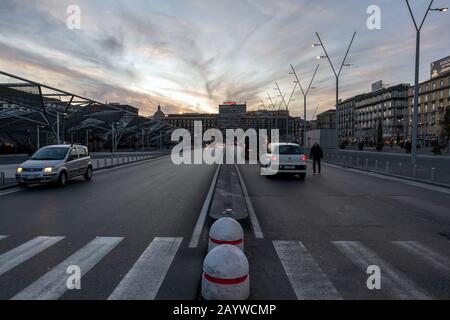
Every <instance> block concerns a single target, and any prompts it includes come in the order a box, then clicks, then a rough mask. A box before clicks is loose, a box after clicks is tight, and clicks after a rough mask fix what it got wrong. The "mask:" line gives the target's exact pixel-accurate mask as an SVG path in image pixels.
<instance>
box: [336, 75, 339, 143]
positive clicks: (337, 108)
mask: <svg viewBox="0 0 450 320" xmlns="http://www.w3.org/2000/svg"><path fill="white" fill-rule="evenodd" d="M336 139H337V146H338V148H337V149H336V150H338V149H339V76H336Z"/></svg>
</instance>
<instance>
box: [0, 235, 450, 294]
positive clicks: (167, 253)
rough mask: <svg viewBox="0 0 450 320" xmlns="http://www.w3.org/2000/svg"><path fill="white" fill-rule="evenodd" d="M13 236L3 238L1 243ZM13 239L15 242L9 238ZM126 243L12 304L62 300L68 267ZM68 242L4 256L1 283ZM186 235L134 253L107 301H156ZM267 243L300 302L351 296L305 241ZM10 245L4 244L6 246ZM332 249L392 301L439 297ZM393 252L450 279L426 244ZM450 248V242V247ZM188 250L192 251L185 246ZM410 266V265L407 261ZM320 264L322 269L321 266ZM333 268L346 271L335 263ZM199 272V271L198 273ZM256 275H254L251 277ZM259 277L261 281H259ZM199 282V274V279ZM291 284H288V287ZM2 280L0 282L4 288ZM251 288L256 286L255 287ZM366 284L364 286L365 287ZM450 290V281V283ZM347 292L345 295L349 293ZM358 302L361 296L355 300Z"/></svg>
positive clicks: (377, 260)
mask: <svg viewBox="0 0 450 320" xmlns="http://www.w3.org/2000/svg"><path fill="white" fill-rule="evenodd" d="M7 238H9V237H8V236H6V235H0V240H4V239H7ZM11 240H13V239H12V238H11ZM124 240H125V238H123V237H96V238H94V239H91V240H90V241H87V242H86V243H85V244H84V245H83V244H82V245H81V246H80V248H79V249H77V250H76V251H75V252H73V253H72V254H71V255H69V256H68V257H67V258H65V257H62V259H61V260H63V261H62V262H59V263H55V265H56V266H52V267H49V268H48V269H47V271H46V272H45V273H44V274H40V275H38V276H36V279H32V281H30V283H27V284H26V285H24V287H23V288H18V290H17V291H18V292H14V293H13V294H12V296H11V297H8V298H9V299H13V300H56V299H60V298H61V297H63V295H64V294H65V293H66V292H67V291H68V290H69V289H68V288H67V283H66V281H67V279H68V276H69V275H68V274H67V269H68V267H69V266H73V265H76V266H78V267H79V268H80V271H81V276H84V275H85V274H86V273H88V272H90V271H91V270H92V272H94V273H95V267H96V265H97V264H98V263H99V262H100V261H102V260H103V259H104V258H105V257H106V256H107V255H108V254H110V253H111V252H112V251H114V250H115V249H117V247H118V245H119V244H120V243H122V242H123V241H124ZM65 241H68V239H67V238H66V237H64V236H53V237H50V236H38V237H35V238H33V239H30V240H28V241H26V242H24V243H21V244H18V245H17V246H16V247H14V248H12V249H10V250H9V251H6V252H4V253H1V254H0V280H1V279H2V277H3V276H5V275H7V274H8V272H11V271H13V269H14V268H16V267H18V266H20V265H22V264H26V263H28V262H29V260H31V259H32V258H34V257H38V256H39V255H40V254H42V253H43V252H45V251H46V250H48V249H50V248H52V247H53V246H55V245H56V244H60V243H64V242H65ZM182 243H183V238H182V237H155V238H153V239H152V240H150V243H149V244H148V245H147V247H145V249H143V251H142V252H139V253H138V254H137V255H136V257H137V258H136V260H135V261H130V262H129V265H130V266H129V267H127V268H126V273H125V274H124V275H123V276H122V275H121V278H120V281H119V280H118V281H117V282H118V283H117V284H115V285H114V287H111V288H112V290H111V291H110V292H107V294H106V295H105V297H106V298H107V299H108V300H152V299H155V298H156V297H157V295H158V292H159V291H160V289H161V287H162V284H163V282H164V280H165V279H166V278H167V276H168V272H169V269H170V267H171V266H172V265H173V262H174V259H175V257H176V256H177V254H178V252H179V251H180V248H181V247H182V246H181V245H182ZM267 243H269V244H270V245H271V246H273V250H274V251H275V256H274V257H275V259H276V261H275V262H276V263H277V264H278V263H279V265H280V268H282V270H284V272H285V274H286V276H287V280H286V281H288V282H289V284H290V286H291V288H292V291H293V292H294V293H295V297H296V298H297V299H299V300H320V299H326V300H341V299H343V297H344V296H346V297H347V298H348V297H349V296H351V295H348V292H343V291H345V288H343V287H342V283H341V284H339V283H338V284H336V283H335V278H333V276H332V275H330V274H327V271H326V270H328V272H329V268H328V269H326V268H325V269H324V268H323V262H322V263H320V261H321V260H320V259H318V257H317V253H315V254H313V253H314V250H312V251H311V250H310V249H308V245H306V244H304V243H303V242H301V241H280V240H273V241H270V242H267ZM5 244H6V242H5ZM328 244H329V247H330V248H331V249H332V250H334V251H335V253H336V254H339V255H341V256H342V258H344V259H347V260H348V261H349V262H350V263H351V265H353V266H355V268H357V269H358V270H361V274H365V272H366V269H367V267H368V266H370V265H377V266H379V267H380V269H381V271H382V290H383V292H385V293H387V297H388V298H392V299H421V300H422V299H432V298H436V297H434V296H433V295H432V294H430V293H429V292H427V291H426V290H424V289H423V288H422V287H421V286H420V284H418V283H417V282H416V280H417V279H415V278H414V276H411V274H406V273H405V271H404V270H405V268H403V267H402V268H399V267H398V265H397V264H393V263H389V261H388V260H389V259H386V256H385V255H384V254H383V252H379V250H380V249H378V250H376V249H375V250H374V249H372V248H371V247H370V246H368V245H366V244H364V243H362V242H359V241H331V242H329V243H328ZM386 244H387V245H389V246H390V247H389V248H390V249H393V250H400V251H401V252H402V254H406V255H408V256H410V257H412V258H413V259H417V260H420V261H422V263H423V264H424V265H428V266H430V267H431V269H430V270H437V271H439V272H440V273H441V275H440V276H441V277H445V278H447V279H450V254H448V252H445V251H444V252H443V251H442V249H440V250H439V251H436V250H434V249H433V248H431V247H430V246H428V245H425V244H423V243H421V242H418V241H392V242H386ZM449 245H450V244H449ZM185 250H192V249H188V248H186V249H185ZM405 263H406V262H405ZM321 266H322V267H321ZM331 267H332V268H333V269H337V270H339V269H340V268H341V269H342V272H346V271H347V270H346V267H344V266H342V265H340V264H339V263H337V262H336V265H333V266H331ZM406 269H407V268H406ZM200 274H201V270H199V275H200ZM251 277H252V275H251ZM255 278H257V277H255ZM199 279H200V276H199ZM271 281H280V279H279V275H278V276H277V275H275V276H274V278H273V280H271ZM289 284H287V286H289ZM1 285H2V282H1V281H0V290H1V289H2V288H1ZM253 285H258V284H257V283H253ZM363 285H365V284H363ZM443 285H444V286H448V288H449V289H448V291H449V292H450V281H449V282H448V284H443ZM346 294H347V295H346ZM354 298H355V299H357V298H358V296H355V297H354Z"/></svg>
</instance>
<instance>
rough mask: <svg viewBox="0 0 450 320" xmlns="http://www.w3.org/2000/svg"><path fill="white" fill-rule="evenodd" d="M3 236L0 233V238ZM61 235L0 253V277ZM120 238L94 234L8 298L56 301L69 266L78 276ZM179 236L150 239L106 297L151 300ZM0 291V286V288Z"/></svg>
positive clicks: (64, 282)
mask: <svg viewBox="0 0 450 320" xmlns="http://www.w3.org/2000/svg"><path fill="white" fill-rule="evenodd" d="M6 238H7V236H0V240H3V239H6ZM63 239H65V237H46V236H39V237H36V238H34V239H31V240H30V241H27V242H25V243H23V244H21V245H19V246H18V247H16V248H13V249H11V250H9V251H7V252H5V253H3V254H0V276H1V275H3V274H5V273H7V272H8V271H10V270H12V269H14V268H15V267H17V266H19V265H20V264H22V263H26V262H27V260H29V259H31V258H33V257H35V256H38V255H39V254H40V253H42V252H43V251H45V250H46V249H49V248H50V247H52V246H53V245H55V244H56V243H58V242H60V241H61V240H63ZM123 240H124V238H123V237H96V238H94V239H93V240H91V241H90V242H89V243H87V244H86V245H85V246H83V247H82V248H80V249H79V250H77V251H76V252H75V253H73V254H72V255H71V256H69V257H68V258H67V259H65V260H64V261H62V262H61V263H59V264H58V265H57V266H55V267H54V268H52V269H51V270H50V271H48V272H47V273H45V274H44V275H42V276H41V277H40V278H38V279H37V280H35V281H34V282H32V283H31V284H30V285H29V286H27V287H26V288H24V289H23V290H21V291H20V292H18V293H17V294H16V295H14V296H13V297H12V298H11V300H57V299H59V298H61V297H62V296H63V295H64V294H65V293H66V292H67V291H68V290H69V289H68V287H67V279H68V276H69V275H68V274H67V270H68V268H69V267H70V266H77V267H79V269H80V272H81V277H82V276H84V275H85V274H86V273H87V272H89V271H90V270H91V269H93V268H94V267H95V266H96V264H97V263H99V262H100V261H101V260H102V259H103V258H105V257H106V255H108V254H109V253H110V252H111V251H112V250H114V249H115V248H116V247H117V246H118V244H119V243H121V242H122V241H123ZM182 241H183V238H171V237H166V238H161V237H156V238H154V239H153V240H152V241H151V243H150V245H149V246H148V247H147V249H146V250H145V251H144V252H143V253H142V254H141V256H139V258H138V259H137V261H136V262H135V263H134V265H133V266H132V267H131V269H130V270H129V271H128V273H127V274H126V275H125V276H124V277H123V279H122V280H121V281H120V283H119V284H118V285H117V287H116V288H115V289H114V291H113V292H112V293H111V295H110V296H109V298H108V299H110V300H153V299H155V297H156V295H157V293H158V291H159V289H160V287H161V284H162V282H163V281H164V279H165V277H166V275H167V272H168V270H169V268H170V266H171V265H172V262H173V259H174V258H175V255H176V254H177V252H178V250H179V248H180V245H181V243H182ZM0 290H1V287H0Z"/></svg>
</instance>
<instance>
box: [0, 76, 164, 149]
mask: <svg viewBox="0 0 450 320" xmlns="http://www.w3.org/2000/svg"><path fill="white" fill-rule="evenodd" d="M2 104H7V105H8V107H7V108H0V139H1V140H6V141H15V142H18V143H23V141H21V140H23V139H24V138H26V136H27V135H28V136H29V132H30V131H31V130H33V132H34V130H36V126H42V128H47V129H49V130H50V131H51V132H52V133H53V135H54V136H55V137H56V136H57V130H58V129H57V126H58V118H59V121H60V127H62V128H63V132H64V133H66V134H71V133H77V132H81V131H83V132H85V131H86V130H89V131H90V132H93V133H96V134H99V135H103V138H104V139H105V140H106V139H108V136H110V135H111V134H112V130H113V128H114V130H116V133H117V135H118V136H119V139H120V138H121V137H124V136H127V135H142V134H145V135H146V136H150V137H149V138H150V139H151V140H152V139H157V138H159V137H160V136H165V135H167V134H170V133H171V132H172V130H173V128H172V127H171V126H170V125H169V124H168V123H166V122H163V121H159V120H156V119H150V118H146V117H143V116H140V115H139V114H138V109H137V108H134V107H132V106H128V105H120V104H105V103H101V102H98V101H95V100H92V99H89V98H85V97H82V96H79V95H76V94H73V93H70V92H67V91H63V90H60V89H57V88H54V87H50V86H48V85H44V84H41V83H37V82H34V81H30V80H27V79H24V78H21V77H18V76H15V75H12V74H9V73H6V72H3V71H0V107H1V105H2ZM27 133H28V134H27ZM0 142H1V141H0Z"/></svg>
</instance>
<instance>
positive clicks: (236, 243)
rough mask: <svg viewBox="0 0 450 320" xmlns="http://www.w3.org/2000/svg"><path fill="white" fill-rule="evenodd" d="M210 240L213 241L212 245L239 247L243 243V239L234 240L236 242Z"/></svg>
mask: <svg viewBox="0 0 450 320" xmlns="http://www.w3.org/2000/svg"><path fill="white" fill-rule="evenodd" d="M209 239H210V240H211V242H212V243H214V244H219V245H220V244H231V245H232V246H237V245H238V244H241V243H242V239H240V240H234V241H223V240H217V239H213V238H211V237H209Z"/></svg>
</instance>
